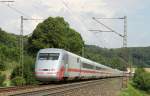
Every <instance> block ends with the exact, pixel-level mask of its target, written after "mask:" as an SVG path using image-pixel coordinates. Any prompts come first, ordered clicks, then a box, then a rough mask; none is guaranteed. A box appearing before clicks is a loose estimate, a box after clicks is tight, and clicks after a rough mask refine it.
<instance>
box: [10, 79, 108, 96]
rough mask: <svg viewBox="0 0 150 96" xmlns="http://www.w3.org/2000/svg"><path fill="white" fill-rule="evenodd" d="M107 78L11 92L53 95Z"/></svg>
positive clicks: (20, 94)
mask: <svg viewBox="0 0 150 96" xmlns="http://www.w3.org/2000/svg"><path fill="white" fill-rule="evenodd" d="M106 80H108V79H106V78H105V79H98V80H92V81H85V82H78V83H72V84H65V85H58V86H54V87H51V88H47V89H43V90H37V91H31V92H26V93H19V94H13V95H15V96H42V95H55V96H57V95H56V94H60V93H62V92H66V91H68V90H73V89H77V88H81V87H85V86H89V85H93V84H98V83H103V82H105V81H106Z"/></svg>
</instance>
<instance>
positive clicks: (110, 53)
mask: <svg viewBox="0 0 150 96" xmlns="http://www.w3.org/2000/svg"><path fill="white" fill-rule="evenodd" d="M85 57H86V58H89V59H92V60H94V61H97V62H100V63H102V64H106V65H108V66H111V67H113V68H119V69H124V67H125V66H124V64H126V62H129V63H131V64H132V66H133V67H150V60H149V58H150V47H130V48H128V49H127V50H125V51H124V49H122V48H116V49H106V48H100V47H97V46H94V45H86V46H85ZM125 57H127V60H126V58H125Z"/></svg>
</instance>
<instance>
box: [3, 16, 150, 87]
mask: <svg viewBox="0 0 150 96" xmlns="http://www.w3.org/2000/svg"><path fill="white" fill-rule="evenodd" d="M19 37H20V36H19V35H15V34H10V33H8V32H6V31H4V30H2V29H1V28H0V87H1V86H12V85H13V86H22V85H29V84H37V83H38V81H37V80H36V79H35V75H34V64H35V56H36V54H37V51H39V50H40V49H41V48H62V49H65V50H67V51H70V52H73V53H75V54H78V55H81V54H82V48H83V47H84V53H85V56H84V57H86V58H88V59H91V60H93V61H96V62H99V63H101V64H105V65H107V66H110V67H112V68H116V69H120V70H126V68H125V64H126V62H127V61H129V62H132V63H133V66H143V67H150V61H149V58H150V47H144V48H128V53H129V57H131V59H127V60H126V59H125V58H124V57H123V54H124V53H122V50H123V49H122V48H119V49H106V48H100V47H97V46H93V45H85V44H84V41H83V39H82V36H81V35H80V34H79V32H77V31H76V30H74V29H73V28H71V27H70V26H69V23H68V22H66V21H65V20H64V18H63V17H49V18H47V19H46V20H44V21H43V22H42V23H39V24H38V25H37V27H36V28H35V29H34V31H33V33H32V35H31V36H29V37H28V36H24V65H23V67H24V69H23V76H22V70H21V68H22V67H21V65H20V63H19V62H20V59H19V58H20V56H19V54H20V53H19V50H20V47H19ZM135 81H136V80H135Z"/></svg>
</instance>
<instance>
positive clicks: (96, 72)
mask: <svg viewBox="0 0 150 96" xmlns="http://www.w3.org/2000/svg"><path fill="white" fill-rule="evenodd" d="M35 74H36V78H37V79H38V80H40V81H60V80H64V79H65V80H70V79H90V78H104V77H115V76H122V75H123V72H122V71H119V70H117V69H112V68H110V67H107V66H104V65H102V64H99V63H96V62H93V61H91V60H89V59H86V58H83V57H81V56H78V55H76V54H73V53H71V52H68V51H65V50H63V49H56V48H47V49H41V50H40V51H39V52H38V54H37V58H36V64H35Z"/></svg>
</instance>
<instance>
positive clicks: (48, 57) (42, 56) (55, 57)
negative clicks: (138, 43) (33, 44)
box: [38, 53, 59, 60]
mask: <svg viewBox="0 0 150 96" xmlns="http://www.w3.org/2000/svg"><path fill="white" fill-rule="evenodd" d="M58 58H59V53H40V54H39V58H38V59H39V60H58Z"/></svg>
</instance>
